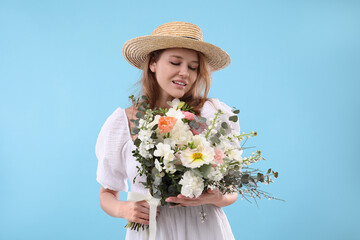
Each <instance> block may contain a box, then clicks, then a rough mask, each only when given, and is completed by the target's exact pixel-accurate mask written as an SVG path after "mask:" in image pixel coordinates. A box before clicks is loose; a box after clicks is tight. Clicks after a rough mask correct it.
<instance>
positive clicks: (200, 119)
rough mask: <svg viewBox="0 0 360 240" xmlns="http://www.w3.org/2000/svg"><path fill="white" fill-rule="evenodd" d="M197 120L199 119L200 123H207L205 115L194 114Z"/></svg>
mask: <svg viewBox="0 0 360 240" xmlns="http://www.w3.org/2000/svg"><path fill="white" fill-rule="evenodd" d="M194 118H195V120H196V121H198V122H199V123H206V118H204V117H198V116H194Z"/></svg>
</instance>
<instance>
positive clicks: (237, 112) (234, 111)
mask: <svg viewBox="0 0 360 240" xmlns="http://www.w3.org/2000/svg"><path fill="white" fill-rule="evenodd" d="M232 112H233V113H235V114H239V113H240V110H239V109H236V110H233V111H232Z"/></svg>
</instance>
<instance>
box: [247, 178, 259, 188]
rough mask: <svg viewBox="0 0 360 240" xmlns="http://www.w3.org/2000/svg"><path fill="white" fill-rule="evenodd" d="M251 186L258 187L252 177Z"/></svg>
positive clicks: (250, 179)
mask: <svg viewBox="0 0 360 240" xmlns="http://www.w3.org/2000/svg"><path fill="white" fill-rule="evenodd" d="M249 185H250V186H252V187H255V188H256V187H257V184H256V182H255V180H254V179H253V178H251V177H249Z"/></svg>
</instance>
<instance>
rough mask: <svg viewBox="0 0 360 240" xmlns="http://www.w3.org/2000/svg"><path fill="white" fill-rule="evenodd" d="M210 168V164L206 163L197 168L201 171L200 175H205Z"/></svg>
mask: <svg viewBox="0 0 360 240" xmlns="http://www.w3.org/2000/svg"><path fill="white" fill-rule="evenodd" d="M211 168H212V166H211V164H206V165H202V166H201V167H200V168H199V170H200V172H201V173H202V175H203V176H204V177H207V176H208V175H209V173H210V171H211Z"/></svg>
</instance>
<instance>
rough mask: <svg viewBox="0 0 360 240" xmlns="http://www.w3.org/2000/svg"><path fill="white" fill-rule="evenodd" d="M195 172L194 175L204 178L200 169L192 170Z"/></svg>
mask: <svg viewBox="0 0 360 240" xmlns="http://www.w3.org/2000/svg"><path fill="white" fill-rule="evenodd" d="M192 171H193V173H195V174H196V175H197V176H199V177H201V178H202V177H203V175H202V173H201V172H200V170H199V169H193V170H192Z"/></svg>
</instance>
